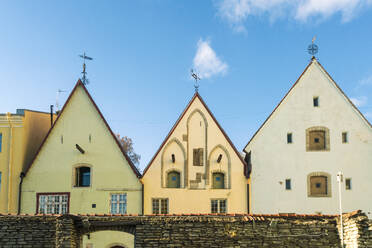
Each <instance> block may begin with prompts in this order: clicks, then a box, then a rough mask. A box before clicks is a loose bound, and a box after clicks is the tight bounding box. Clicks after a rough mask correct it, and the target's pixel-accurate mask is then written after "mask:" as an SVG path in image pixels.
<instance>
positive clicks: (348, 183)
mask: <svg viewBox="0 0 372 248" xmlns="http://www.w3.org/2000/svg"><path fill="white" fill-rule="evenodd" d="M345 188H346V190H351V178H346V179H345Z"/></svg>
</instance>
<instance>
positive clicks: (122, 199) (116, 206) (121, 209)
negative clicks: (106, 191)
mask: <svg viewBox="0 0 372 248" xmlns="http://www.w3.org/2000/svg"><path fill="white" fill-rule="evenodd" d="M110 212H111V213H112V214H126V213H127V194H111V210H110Z"/></svg>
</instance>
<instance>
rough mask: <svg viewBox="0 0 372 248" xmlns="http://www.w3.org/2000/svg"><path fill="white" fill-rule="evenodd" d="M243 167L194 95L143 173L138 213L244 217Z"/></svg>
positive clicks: (196, 95)
mask: <svg viewBox="0 0 372 248" xmlns="http://www.w3.org/2000/svg"><path fill="white" fill-rule="evenodd" d="M244 167H245V163H244V160H243V159H242V157H241V156H240V154H239V152H238V151H237V150H236V148H235V147H234V145H233V144H232V142H231V140H230V139H229V137H228V136H227V135H226V133H225V132H224V131H223V129H222V128H221V126H220V125H219V124H218V122H217V120H216V119H215V117H214V116H213V114H212V112H211V111H210V110H209V108H208V107H207V105H206V104H205V102H204V101H203V99H202V98H201V96H200V95H199V94H198V93H197V92H196V93H195V95H194V96H193V98H192V99H191V101H190V102H189V104H188V105H187V107H186V109H185V110H184V111H183V113H182V114H181V116H180V117H179V119H178V120H177V122H176V123H175V125H174V126H173V128H172V129H171V131H170V132H169V134H168V135H167V137H166V138H165V140H164V141H163V143H162V144H161V146H160V148H159V149H158V151H157V152H156V153H155V155H154V157H153V158H152V160H151V161H150V163H149V164H148V166H147V167H146V169H145V170H144V173H143V177H142V182H143V184H144V213H145V214H173V213H178V214H180V213H247V211H248V204H247V191H246V190H247V179H246V178H245V177H244Z"/></svg>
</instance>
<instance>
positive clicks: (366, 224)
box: [338, 210, 372, 248]
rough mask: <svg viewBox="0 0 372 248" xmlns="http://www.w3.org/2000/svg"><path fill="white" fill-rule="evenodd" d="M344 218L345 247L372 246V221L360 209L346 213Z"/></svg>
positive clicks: (361, 247) (359, 247)
mask: <svg viewBox="0 0 372 248" xmlns="http://www.w3.org/2000/svg"><path fill="white" fill-rule="evenodd" d="M343 218H344V219H343V223H344V243H345V247H346V248H354V247H358V248H365V247H372V221H371V220H369V219H368V218H367V216H366V215H365V214H364V213H362V212H361V211H359V210H358V211H355V212H352V213H349V214H344V215H343ZM338 224H339V223H338ZM338 227H340V226H339V225H338Z"/></svg>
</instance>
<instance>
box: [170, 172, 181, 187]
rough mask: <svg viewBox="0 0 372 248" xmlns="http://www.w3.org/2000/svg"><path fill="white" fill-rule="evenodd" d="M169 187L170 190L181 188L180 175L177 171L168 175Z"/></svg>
mask: <svg viewBox="0 0 372 248" xmlns="http://www.w3.org/2000/svg"><path fill="white" fill-rule="evenodd" d="M167 187H168V188H180V187H181V183H180V173H179V172H177V171H171V172H169V173H168V175H167Z"/></svg>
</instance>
